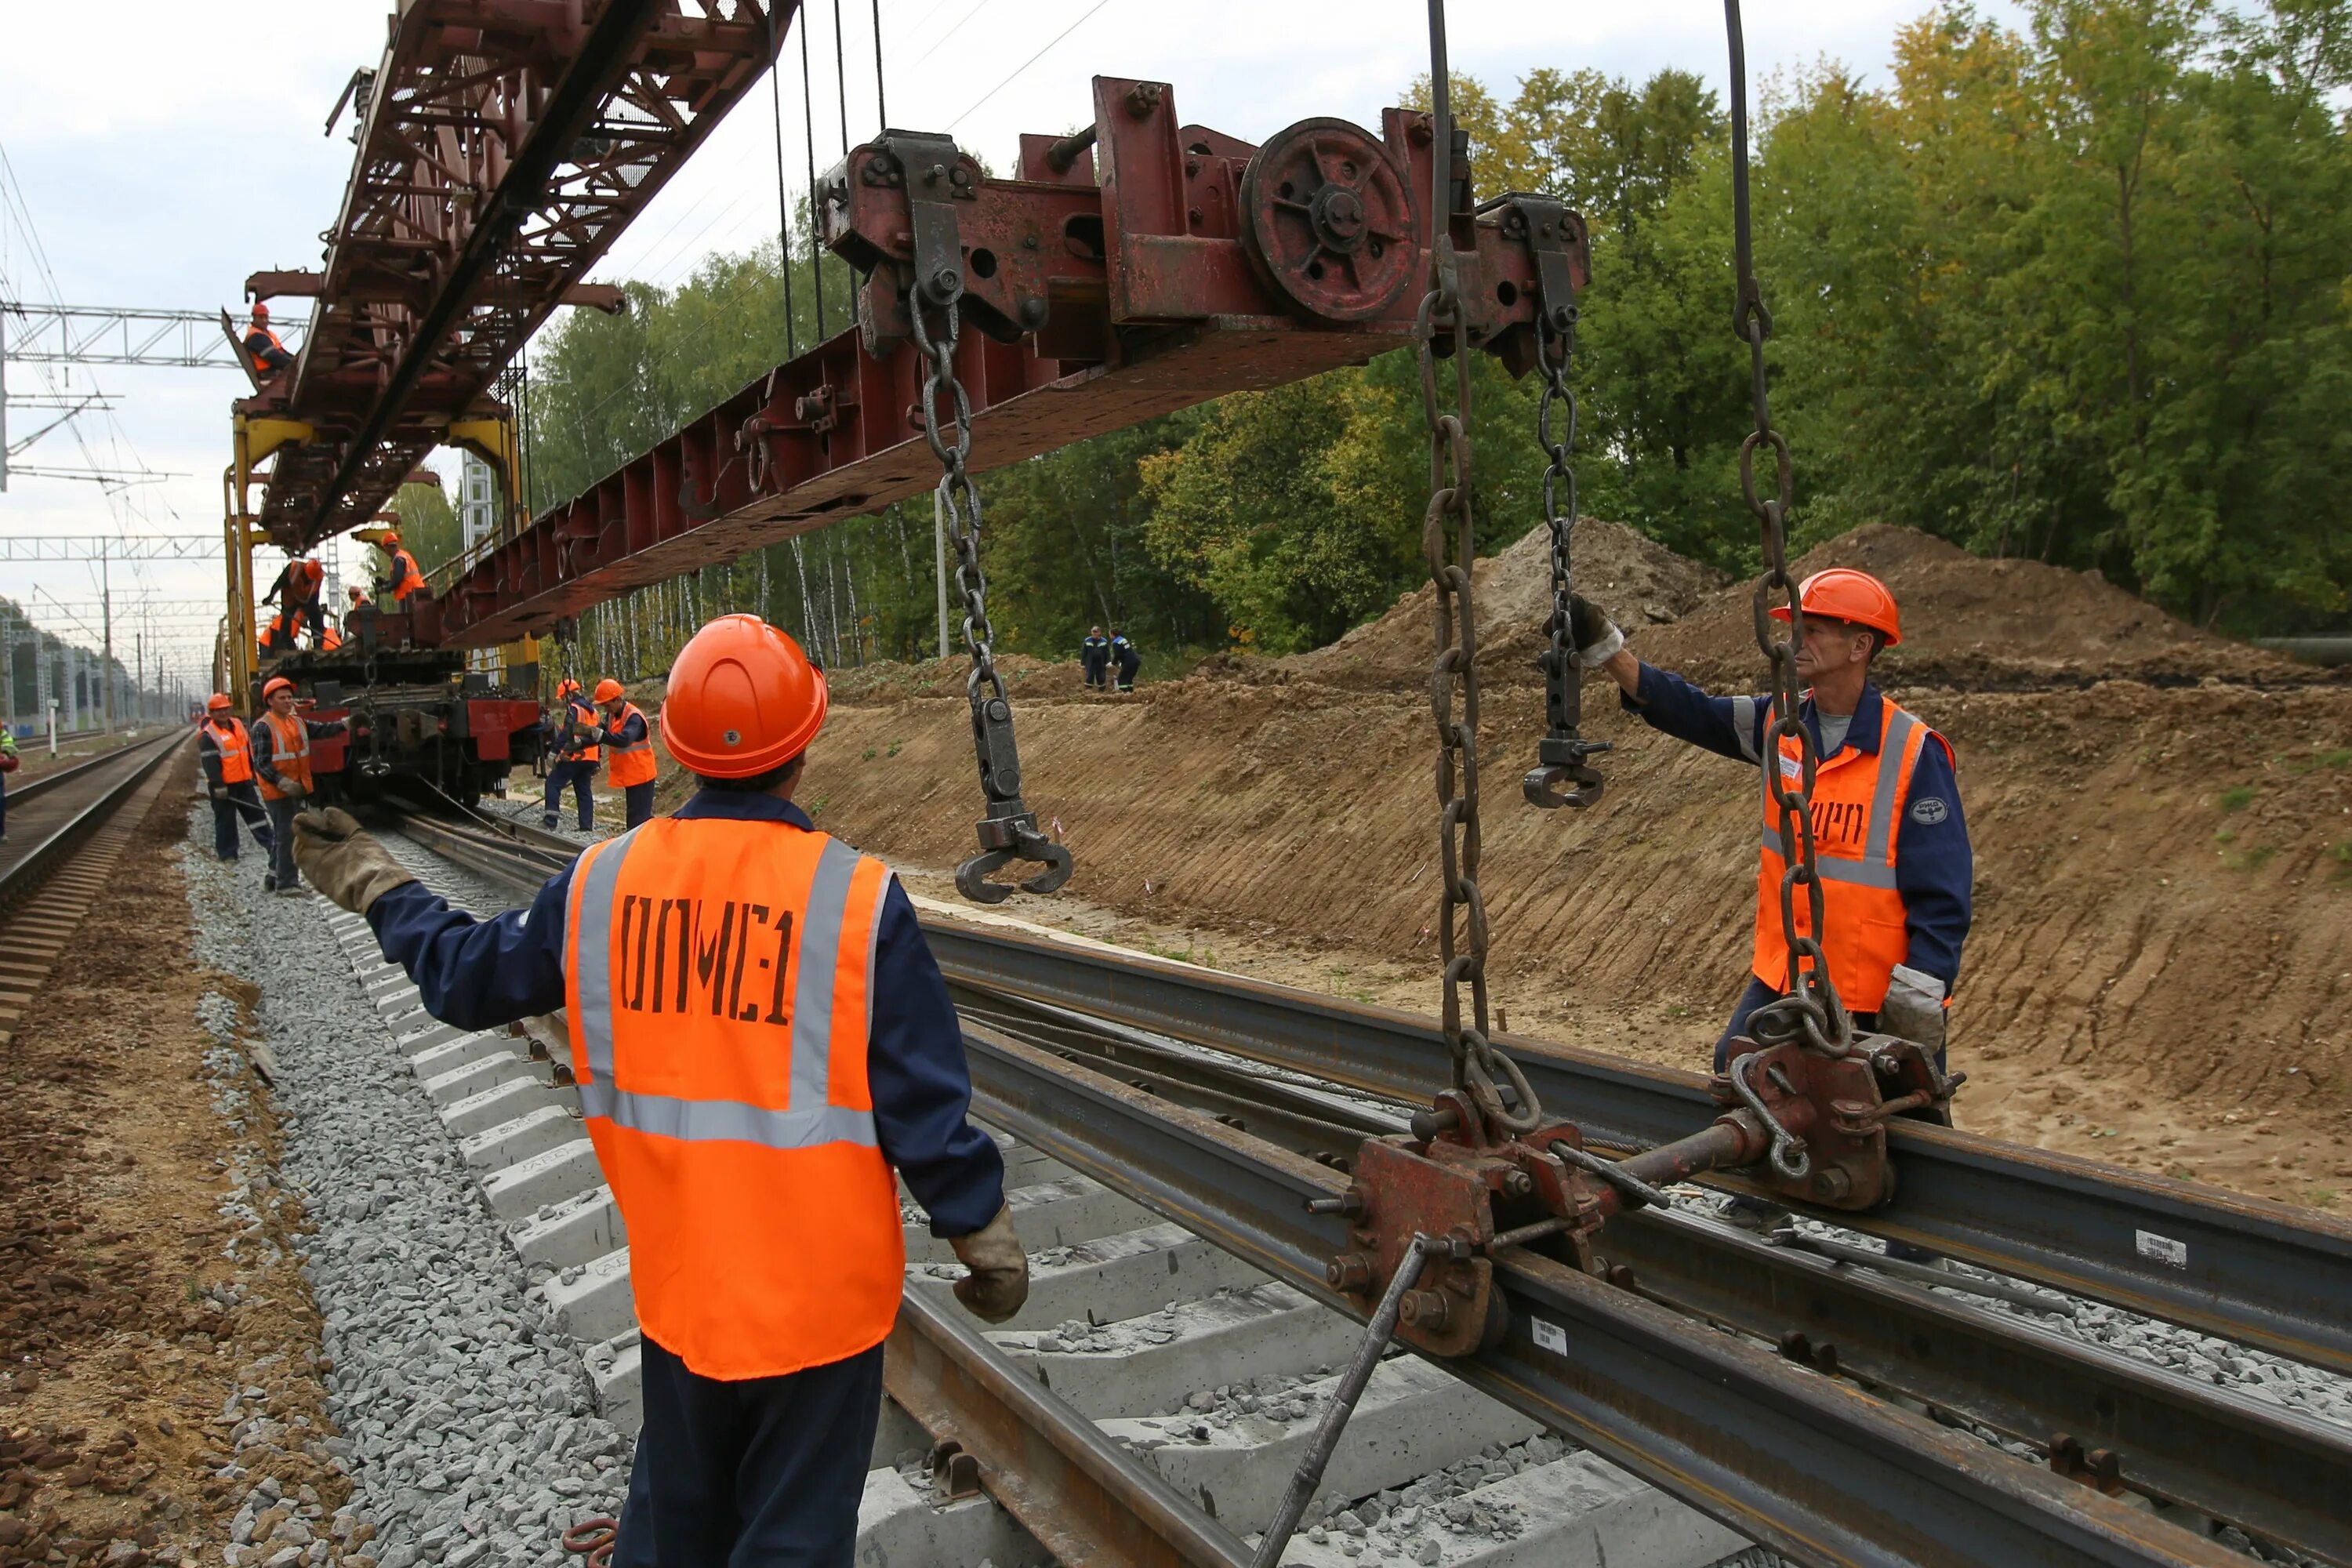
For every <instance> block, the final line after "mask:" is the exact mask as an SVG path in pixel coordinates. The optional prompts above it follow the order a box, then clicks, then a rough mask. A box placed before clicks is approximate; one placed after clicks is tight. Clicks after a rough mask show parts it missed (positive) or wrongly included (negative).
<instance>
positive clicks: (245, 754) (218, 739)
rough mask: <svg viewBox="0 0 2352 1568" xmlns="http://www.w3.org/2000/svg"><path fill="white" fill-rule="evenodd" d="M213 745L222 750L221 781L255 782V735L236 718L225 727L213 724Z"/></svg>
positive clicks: (219, 750) (236, 782)
mask: <svg viewBox="0 0 2352 1568" xmlns="http://www.w3.org/2000/svg"><path fill="white" fill-rule="evenodd" d="M213 745H214V747H215V749H216V750H217V751H218V752H220V770H221V783H223V784H251V783H252V782H253V737H252V736H250V735H247V733H246V732H245V726H244V725H243V724H241V723H239V722H237V721H236V720H235V719H231V720H230V721H228V727H227V728H226V729H223V728H222V727H221V726H220V725H219V724H218V723H217V722H215V724H214V725H213Z"/></svg>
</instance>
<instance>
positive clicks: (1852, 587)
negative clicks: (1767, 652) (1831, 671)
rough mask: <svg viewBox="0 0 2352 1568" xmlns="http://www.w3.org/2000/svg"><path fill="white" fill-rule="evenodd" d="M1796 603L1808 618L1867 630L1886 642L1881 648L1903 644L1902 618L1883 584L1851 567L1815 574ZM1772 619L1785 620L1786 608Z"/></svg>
mask: <svg viewBox="0 0 2352 1568" xmlns="http://www.w3.org/2000/svg"><path fill="white" fill-rule="evenodd" d="M1797 602H1798V603H1799V604H1801V605H1804V606H1805V614H1807V615H1809V616H1822V618H1823V619H1825V620H1832V621H1848V622H1851V623H1852V624H1853V625H1854V626H1868V627H1869V628H1870V629H1871V630H1872V631H1874V632H1876V633H1878V634H1879V635H1880V636H1881V637H1885V639H1886V641H1885V644H1884V645H1883V646H1885V647H1894V646H1895V644H1896V643H1899V642H1901V641H1902V640H1903V617H1902V616H1901V615H1899V614H1898V613H1897V612H1896V610H1895V595H1892V594H1890V593H1888V592H1887V591H1886V584H1884V583H1882V582H1880V581H1879V580H1878V579H1877V578H1875V577H1874V576H1872V575H1871V574H1869V573H1867V572H1857V571H1855V570H1854V569H1853V567H1851V566H1832V567H1831V568H1830V569H1829V570H1828V571H1826V572H1816V573H1814V574H1812V575H1811V576H1810V577H1808V578H1806V579H1805V580H1804V582H1803V584H1801V585H1800V586H1799V587H1798V589H1797ZM1772 618H1773V619H1774V620H1776V621H1785V620H1787V619H1788V618H1789V611H1788V607H1787V606H1786V605H1782V606H1780V607H1779V608H1776V609H1775V610H1773V612H1772Z"/></svg>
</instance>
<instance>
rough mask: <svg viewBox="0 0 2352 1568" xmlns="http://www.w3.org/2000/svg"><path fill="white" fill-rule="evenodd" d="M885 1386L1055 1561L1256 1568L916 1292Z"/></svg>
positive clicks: (893, 1336) (886, 1366)
mask: <svg viewBox="0 0 2352 1568" xmlns="http://www.w3.org/2000/svg"><path fill="white" fill-rule="evenodd" d="M882 1381H883V1387H884V1388H885V1389H887V1391H888V1393H889V1394H890V1397H891V1398H893V1399H895V1400H897V1401H898V1404H899V1405H900V1406H901V1407H902V1408H904V1409H905V1410H906V1412H907V1414H908V1415H911V1416H913V1417H914V1418H915V1420H916V1421H917V1422H918V1423H919V1424H920V1425H921V1426H922V1427H923V1428H924V1429H925V1430H926V1431H928V1432H929V1433H930V1434H931V1435H932V1436H935V1437H940V1438H951V1439H952V1440H953V1441H955V1442H957V1443H959V1444H961V1446H962V1447H963V1448H964V1449H965V1450H966V1451H967V1452H969V1453H970V1454H971V1456H972V1457H973V1458H974V1459H976V1460H977V1461H979V1464H980V1482H981V1484H982V1486H983V1487H985V1488H986V1489H988V1491H989V1493H990V1494H991V1495H992V1496H993V1497H994V1498H995V1499H996V1500H998V1501H999V1502H1001V1503H1003V1505H1004V1506H1005V1507H1006V1508H1007V1509H1008V1510H1011V1512H1012V1514H1013V1517H1014V1518H1015V1519H1018V1520H1019V1521H1021V1522H1022V1524H1023V1525H1024V1527H1025V1528H1026V1529H1027V1530H1028V1531H1029V1533H1030V1534H1032V1535H1034V1536H1035V1537H1036V1538H1037V1539H1038V1540H1039V1541H1040V1542H1043V1543H1044V1544H1045V1548H1046V1550H1048V1551H1049V1552H1053V1554H1054V1559H1055V1562H1057V1563H1086V1564H1087V1565H1088V1568H1163V1565H1165V1568H1177V1565H1188V1564H1197V1565H1199V1568H1247V1564H1248V1563H1249V1561H1250V1554H1249V1552H1247V1551H1245V1550H1244V1548H1243V1546H1242V1543H1241V1542H1238V1541H1236V1540H1234V1536H1233V1533H1232V1531H1228V1530H1226V1529H1225V1528H1224V1527H1223V1525H1221V1524H1219V1523H1218V1522H1217V1521H1215V1520H1213V1519H1212V1518H1210V1517H1209V1516H1208V1515H1206V1514H1204V1513H1202V1511H1201V1510H1199V1509H1197V1508H1195V1507H1193V1506H1192V1504H1191V1503H1189V1502H1187V1501H1186V1500H1184V1498H1183V1497H1182V1496H1181V1494H1179V1493H1178V1492H1177V1490H1176V1489H1175V1488H1173V1487H1171V1486H1170V1485H1169V1484H1168V1482H1167V1480H1166V1479H1163V1478H1162V1477H1161V1476H1160V1472H1159V1471H1158V1470H1157V1469H1155V1468H1152V1467H1151V1466H1150V1465H1149V1464H1146V1463H1144V1462H1142V1461H1139V1460H1138V1459H1136V1458H1134V1457H1133V1456H1132V1455H1129V1453H1128V1452H1127V1451H1126V1450H1124V1449H1122V1448H1121V1447H1119V1446H1118V1444H1117V1443H1116V1442H1114V1441H1112V1440H1111V1438H1110V1437H1109V1436H1107V1435H1106V1434H1105V1433H1104V1432H1103V1430H1102V1428H1101V1427H1099V1426H1096V1425H1095V1424H1094V1423H1093V1422H1092V1421H1090V1420H1088V1419H1087V1417H1085V1416H1084V1415H1080V1414H1078V1412H1077V1411H1076V1410H1074V1409H1072V1408H1071V1407H1070V1405H1069V1404H1068V1403H1067V1402H1066V1401H1065V1400H1064V1399H1063V1398H1062V1397H1061V1395H1059V1394H1055V1393H1054V1392H1053V1390H1051V1389H1049V1388H1047V1387H1046V1386H1045V1384H1042V1383H1039V1382H1038V1381H1036V1380H1035V1379H1034V1378H1032V1377H1029V1376H1026V1375H1024V1373H1022V1372H1021V1371H1020V1370H1019V1369H1017V1368H1015V1367H1014V1366H1013V1364H1012V1363H1010V1362H1008V1361H1007V1360H1006V1359H1005V1357H1004V1352H1002V1351H1000V1350H998V1349H997V1348H996V1346H995V1345H993V1344H992V1343H991V1342H989V1340H988V1338H987V1337H986V1336H985V1335H984V1334H982V1332H981V1331H979V1330H978V1329H975V1328H973V1327H972V1326H971V1324H970V1323H968V1322H966V1321H963V1320H962V1318H961V1317H960V1316H959V1315H958V1314H956V1313H954V1312H950V1311H949V1310H946V1309H945V1308H943V1307H941V1306H940V1305H939V1304H937V1303H936V1302H934V1301H932V1300H930V1299H929V1298H928V1297H927V1296H925V1295H924V1293H923V1292H921V1291H919V1290H908V1292H907V1293H906V1294H905V1295H904V1296H903V1297H902V1298H900V1300H899V1303H898V1322H897V1323H896V1324H895V1325H894V1326H893V1327H892V1329H891V1331H890V1337H889V1339H888V1341H887V1342H886V1351H885V1355H884V1359H883V1371H882Z"/></svg>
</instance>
